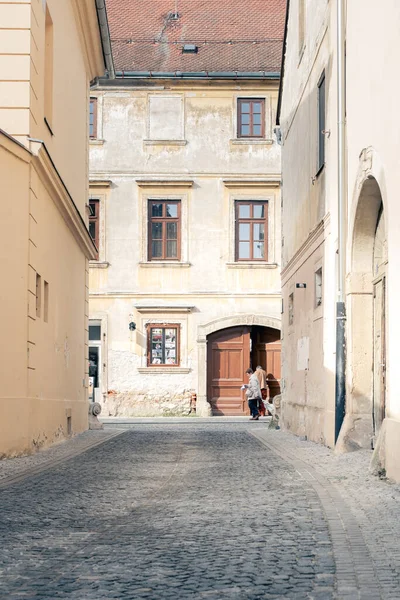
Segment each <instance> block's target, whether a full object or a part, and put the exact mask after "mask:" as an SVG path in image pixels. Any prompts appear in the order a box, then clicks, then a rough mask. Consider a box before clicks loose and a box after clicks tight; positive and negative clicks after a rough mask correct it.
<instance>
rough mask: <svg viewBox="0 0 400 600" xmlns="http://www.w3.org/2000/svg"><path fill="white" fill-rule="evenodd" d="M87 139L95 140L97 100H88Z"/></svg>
mask: <svg viewBox="0 0 400 600" xmlns="http://www.w3.org/2000/svg"><path fill="white" fill-rule="evenodd" d="M89 138H90V139H91V140H96V139H97V98H94V97H93V98H90V101H89Z"/></svg>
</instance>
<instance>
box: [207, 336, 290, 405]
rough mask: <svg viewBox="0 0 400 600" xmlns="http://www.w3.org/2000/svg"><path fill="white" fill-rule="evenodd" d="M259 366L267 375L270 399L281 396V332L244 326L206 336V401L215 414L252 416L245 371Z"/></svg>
mask: <svg viewBox="0 0 400 600" xmlns="http://www.w3.org/2000/svg"><path fill="white" fill-rule="evenodd" d="M258 365H260V366H261V367H262V368H263V369H264V370H265V371H266V372H267V375H268V396H269V398H270V399H272V398H273V397H274V396H275V395H277V394H279V393H280V379H281V342H280V331H279V330H278V329H274V328H271V327H263V326H259V325H243V326H236V327H229V328H226V329H221V330H218V331H215V332H213V333H211V334H210V335H208V337H207V400H208V402H209V404H210V406H211V411H212V414H213V415H219V416H223V415H225V416H233V415H246V414H249V410H248V406H247V399H246V396H245V393H244V391H242V390H241V386H242V385H243V383H247V377H246V375H245V372H246V369H248V368H249V367H251V368H252V369H253V370H255V369H256V367H257V366H258Z"/></svg>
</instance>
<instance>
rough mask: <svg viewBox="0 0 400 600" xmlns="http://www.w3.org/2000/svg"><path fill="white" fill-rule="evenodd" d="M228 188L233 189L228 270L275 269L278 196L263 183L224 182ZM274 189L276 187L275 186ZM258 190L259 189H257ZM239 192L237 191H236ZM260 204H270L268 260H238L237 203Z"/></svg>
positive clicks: (267, 225) (267, 233)
mask: <svg viewBox="0 0 400 600" xmlns="http://www.w3.org/2000/svg"><path fill="white" fill-rule="evenodd" d="M224 183H225V185H226V186H227V187H228V188H232V191H231V192H230V193H229V199H228V202H229V236H228V243H229V249H228V260H227V261H226V264H227V266H228V268H245V267H246V266H249V267H250V268H268V267H270V268H275V267H276V263H277V249H276V243H275V242H276V240H275V235H276V232H277V231H278V229H277V224H276V202H277V196H276V194H275V193H274V192H273V191H269V192H268V187H269V186H268V185H266V184H265V183H262V184H261V185H260V183H261V182H250V185H247V183H246V184H244V182H240V183H239V182H237V183H238V185H236V182H231V181H230V180H229V181H228V182H224ZM252 183H254V188H255V189H254V192H251V191H250V190H251V188H252V187H253V185H252ZM274 187H277V188H278V186H275V184H274ZM257 188H258V189H257ZM236 190H237V191H236ZM241 201H243V202H246V201H247V202H259V203H263V202H266V203H268V219H267V222H266V235H265V238H266V240H267V260H258V261H253V260H241V261H237V260H236V202H241Z"/></svg>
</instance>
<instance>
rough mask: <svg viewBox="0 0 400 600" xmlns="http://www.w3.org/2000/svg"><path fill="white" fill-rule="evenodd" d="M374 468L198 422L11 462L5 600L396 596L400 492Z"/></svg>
mask: <svg viewBox="0 0 400 600" xmlns="http://www.w3.org/2000/svg"><path fill="white" fill-rule="evenodd" d="M46 457H47V462H46ZM368 458H369V453H365V452H359V453H355V454H351V455H345V456H341V457H336V456H334V455H333V454H332V452H331V451H330V450H328V449H327V448H324V447H321V446H317V445H316V444H311V443H309V442H302V441H300V440H298V439H297V438H295V437H293V436H291V435H289V434H285V433H282V432H280V431H278V432H275V431H270V430H268V429H267V427H266V424H265V423H261V422H259V423H254V424H253V423H252V424H249V423H247V422H244V421H243V422H234V421H232V422H227V423H226V424H225V423H221V422H218V423H215V424H214V423H211V422H204V421H201V420H195V419H193V420H190V421H188V420H187V421H186V422H185V423H166V424H158V423H156V422H155V423H154V424H150V423H143V424H138V423H133V424H131V425H129V426H125V428H121V426H117V427H113V426H111V425H110V426H108V427H107V428H106V430H105V431H104V432H87V433H86V434H84V435H83V436H79V437H78V438H75V439H74V440H71V441H70V442H68V443H67V444H64V445H63V446H59V447H57V448H53V449H50V450H49V451H45V452H42V453H39V454H38V455H35V456H33V457H29V458H27V459H15V460H14V461H10V460H8V461H3V462H2V463H0V495H1V523H0V537H1V540H0V568H1V583H0V594H1V598H4V599H7V600H14V599H17V598H18V599H19V598H21V599H22V598H24V599H25V600H26V599H31V600H33V599H36V600H38V599H42V598H43V599H44V598H54V599H55V598H70V599H71V600H72V599H73V600H85V599H88V600H89V599H90V600H103V599H109V598H110V599H111V598H120V599H124V600H128V599H132V600H133V599H135V600H136V599H141V598H148V599H152V600H153V599H154V600H158V599H168V598H171V599H172V598H174V599H186V598H187V599H194V598H207V599H213V600H214V599H215V600H216V599H219V598H234V599H238V600H239V599H254V600H255V599H258V598H265V599H268V598H276V599H277V598H290V599H303V598H304V599H306V598H308V599H315V600H329V599H330V598H340V599H342V598H348V599H355V598H361V599H364V598H369V599H371V600H372V599H378V598H384V599H393V600H394V599H398V598H400V592H399V590H400V581H399V574H400V549H399V546H398V539H399V535H400V525H399V522H398V519H397V515H398V509H399V498H400V486H398V485H393V484H390V483H388V482H385V481H381V480H379V479H377V478H375V477H372V476H371V475H369V474H368V472H367V466H368Z"/></svg>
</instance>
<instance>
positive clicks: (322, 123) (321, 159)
mask: <svg viewBox="0 0 400 600" xmlns="http://www.w3.org/2000/svg"><path fill="white" fill-rule="evenodd" d="M325 129H326V85H325V71H324V72H323V73H322V75H321V77H320V79H319V81H318V165H317V174H319V173H320V172H321V171H322V169H323V168H324V166H325V133H326V131H325Z"/></svg>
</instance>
